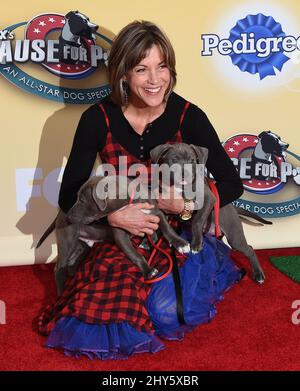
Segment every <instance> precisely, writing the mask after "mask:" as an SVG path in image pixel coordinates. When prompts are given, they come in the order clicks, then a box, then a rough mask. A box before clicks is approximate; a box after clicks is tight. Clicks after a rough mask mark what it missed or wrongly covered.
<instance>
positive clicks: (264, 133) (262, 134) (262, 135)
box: [258, 130, 271, 138]
mask: <svg viewBox="0 0 300 391" xmlns="http://www.w3.org/2000/svg"><path fill="white" fill-rule="evenodd" d="M267 133H271V132H270V130H269V131H268V132H266V131H263V132H261V133H259V135H258V137H260V138H262V137H264V136H265V135H266V134H267Z"/></svg>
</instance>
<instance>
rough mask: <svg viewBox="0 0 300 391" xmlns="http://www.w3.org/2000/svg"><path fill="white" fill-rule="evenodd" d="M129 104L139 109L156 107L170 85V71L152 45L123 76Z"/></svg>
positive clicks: (155, 47)
mask: <svg viewBox="0 0 300 391" xmlns="http://www.w3.org/2000/svg"><path fill="white" fill-rule="evenodd" d="M125 80H126V81H127V83H128V86H129V89H130V93H129V102H130V103H132V104H135V105H137V106H139V107H158V106H160V105H161V104H162V102H163V100H164V96H165V93H166V90H167V89H168V87H169V84H170V80H171V77H170V71H169V69H168V68H167V66H166V64H165V62H164V58H163V56H162V54H161V51H160V49H159V48H158V46H156V45H153V46H152V47H151V49H149V51H148V53H147V55H146V57H145V58H144V59H143V60H142V61H141V62H140V63H139V64H138V65H136V66H135V67H134V68H133V69H132V70H131V71H129V72H128V73H127V75H126V76H125Z"/></svg>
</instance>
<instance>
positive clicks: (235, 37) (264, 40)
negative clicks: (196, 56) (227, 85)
mask: <svg viewBox="0 0 300 391" xmlns="http://www.w3.org/2000/svg"><path fill="white" fill-rule="evenodd" d="M201 39H202V44H203V47H202V52H201V55H202V56H213V55H215V54H216V52H217V53H218V54H220V55H222V56H229V57H230V58H231V61H232V64H233V65H235V66H236V67H238V68H239V70H240V71H242V72H248V73H250V74H252V75H256V74H258V75H259V78H260V80H262V79H264V78H265V77H267V76H272V75H276V72H275V70H277V71H280V72H281V71H282V68H283V65H284V64H285V63H286V62H287V61H289V59H290V58H289V57H288V56H287V55H286V53H291V52H293V51H295V50H298V51H299V50H300V37H294V36H292V35H286V33H285V32H284V31H283V30H282V27H281V24H280V23H278V22H277V21H276V20H275V19H274V18H273V17H272V16H266V15H264V14H262V13H260V14H256V15H247V16H246V17H245V18H243V19H240V20H238V22H237V23H236V25H235V26H234V27H233V28H232V29H231V30H230V32H229V37H228V38H221V37H219V36H218V35H217V34H202V35H201Z"/></svg>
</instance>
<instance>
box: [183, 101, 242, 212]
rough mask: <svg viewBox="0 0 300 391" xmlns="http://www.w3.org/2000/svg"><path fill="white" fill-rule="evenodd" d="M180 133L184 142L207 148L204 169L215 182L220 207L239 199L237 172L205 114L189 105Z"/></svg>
mask: <svg viewBox="0 0 300 391" xmlns="http://www.w3.org/2000/svg"><path fill="white" fill-rule="evenodd" d="M182 133H183V134H182V135H183V141H184V142H186V143H188V144H195V145H199V146H202V147H206V148H208V151H209V154H208V159H207V163H206V167H207V169H208V171H209V172H210V173H211V174H212V175H213V177H214V179H215V181H216V186H217V189H218V192H219V196H220V206H224V205H226V204H229V203H230V202H232V201H234V200H235V199H237V198H238V197H240V196H241V195H242V193H243V184H242V181H241V179H240V177H239V175H238V172H237V170H236V168H235V167H234V165H233V163H232V161H231V159H230V158H229V156H228V155H227V153H226V151H225V150H224V148H223V146H222V144H221V142H220V140H219V137H218V135H217V133H216V131H215V129H214V128H213V126H212V124H211V123H210V121H209V119H208V118H207V116H206V114H205V113H204V112H203V111H202V110H201V109H199V108H198V107H197V106H195V105H191V107H190V109H189V110H188V111H187V114H186V118H185V119H184V123H183V126H182Z"/></svg>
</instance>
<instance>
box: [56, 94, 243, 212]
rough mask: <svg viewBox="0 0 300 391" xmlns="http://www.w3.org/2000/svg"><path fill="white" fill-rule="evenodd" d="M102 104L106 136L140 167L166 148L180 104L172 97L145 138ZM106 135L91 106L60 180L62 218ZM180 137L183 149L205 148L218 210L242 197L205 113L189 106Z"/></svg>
mask: <svg viewBox="0 0 300 391" xmlns="http://www.w3.org/2000/svg"><path fill="white" fill-rule="evenodd" d="M101 103H102V104H103V106H104V107H105V110H106V112H107V114H108V117H109V121H110V130H111V132H112V134H113V135H114V137H115V138H116V139H117V141H118V142H119V143H120V144H121V145H122V146H123V147H124V148H125V149H126V150H127V151H128V152H130V153H131V154H132V155H134V156H135V157H137V158H139V159H140V160H142V161H143V160H147V159H149V152H150V150H151V149H152V148H154V147H155V146H157V145H159V144H163V143H165V142H166V141H167V140H169V139H171V138H172V136H174V134H175V133H176V132H177V130H178V127H179V121H180V116H181V114H182V111H183V107H184V104H185V100H184V99H183V98H182V97H180V96H179V95H177V94H176V93H174V92H173V93H172V94H171V95H170V97H169V99H168V102H167V105H166V108H165V111H164V113H163V114H162V115H161V116H160V117H158V118H157V119H155V120H154V121H153V122H152V123H151V126H148V127H147V129H149V132H147V133H146V132H144V133H143V135H139V134H138V133H137V132H135V131H134V129H133V128H132V127H131V125H130V123H129V122H128V121H127V119H126V118H125V116H124V115H123V112H122V110H121V108H120V107H119V106H117V105H115V104H114V103H113V102H111V100H110V99H109V98H106V99H104V100H103V101H102V102H101ZM106 135H107V126H106V123H105V119H104V115H103V112H102V111H101V109H100V108H99V106H98V105H97V104H95V105H93V106H90V107H89V108H88V109H87V110H86V111H85V112H83V114H82V116H81V119H80V121H79V124H78V127H77V130H76V134H75V137H74V140H73V145H72V149H71V153H70V156H69V159H68V163H67V166H66V168H65V171H64V175H63V180H62V184H61V188H60V193H59V206H60V208H61V209H62V210H63V211H64V212H67V211H68V210H69V209H70V208H71V207H72V206H73V205H74V203H75V202H76V199H77V192H78V190H79V188H80V187H81V186H82V184H83V183H84V182H85V181H87V179H88V178H89V177H90V174H91V171H92V169H93V166H94V163H95V160H96V156H97V153H98V152H99V151H101V150H102V148H103V147H104V145H105V143H106ZM181 135H182V141H183V142H185V143H188V144H195V145H199V146H203V147H206V148H208V150H209V155H208V160H207V164H206V166H207V169H208V171H209V172H210V173H211V174H212V175H213V176H214V179H215V180H216V185H217V188H218V191H219V195H220V205H221V206H224V205H226V204H228V203H230V202H232V201H233V200H235V199H236V198H238V197H239V196H241V194H242V192H243V185H242V182H241V180H240V178H239V175H238V173H237V171H236V169H235V167H234V165H233V163H232V162H231V160H230V158H229V157H228V155H227V153H226V152H225V150H224V148H223V147H222V145H221V143H220V140H219V138H218V136H217V133H216V132H215V130H214V128H213V126H212V125H211V123H210V121H209V119H208V118H207V116H206V115H205V113H204V112H203V111H202V110H201V109H200V108H198V107H197V106H195V105H193V104H191V105H190V107H189V108H188V110H187V112H186V115H185V118H184V121H183V123H182V126H181ZM141 146H142V147H143V149H141V148H140V147H141ZM141 152H142V154H141ZM100 157H101V154H100Z"/></svg>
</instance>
